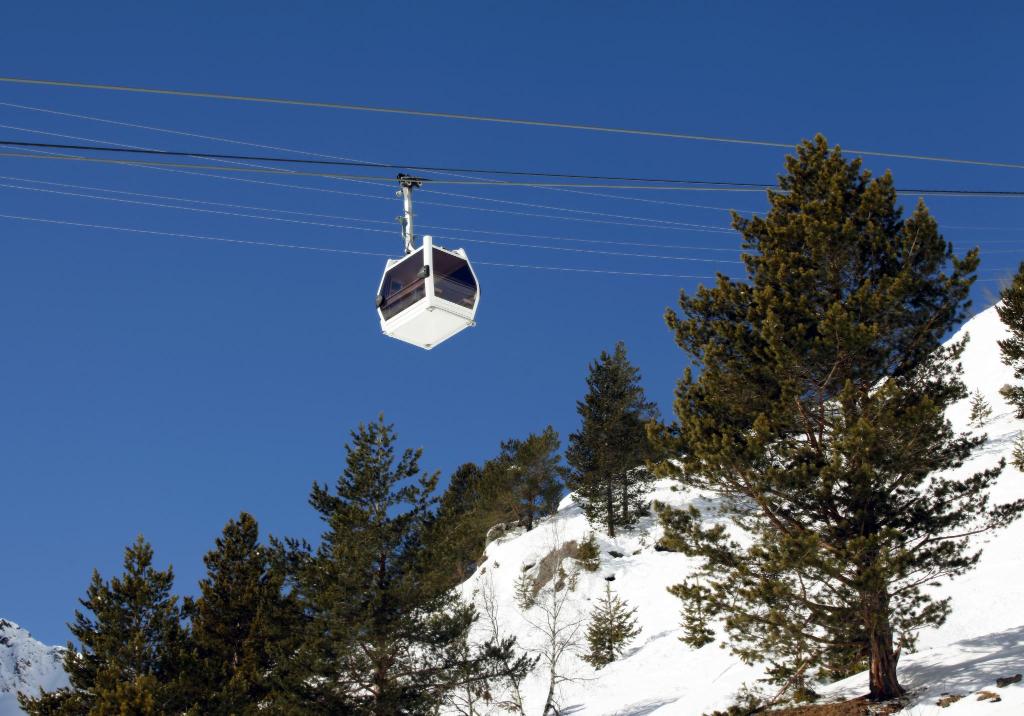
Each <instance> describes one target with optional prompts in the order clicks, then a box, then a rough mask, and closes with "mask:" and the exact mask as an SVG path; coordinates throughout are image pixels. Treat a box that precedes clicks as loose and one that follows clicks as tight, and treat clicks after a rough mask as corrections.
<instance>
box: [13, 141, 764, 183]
mask: <svg viewBox="0 0 1024 716" xmlns="http://www.w3.org/2000/svg"><path fill="white" fill-rule="evenodd" d="M0 146H8V147H35V148H37V149H75V150H81V151H89V152H118V153H122V154H152V155H158V156H167V157H194V158H196V159H235V160H240V161H249V162H274V163H280V164H317V165H321V166H341V167H371V168H377V169H406V170H409V171H417V172H437V173H441V172H444V173H446V174H453V173H455V172H459V173H462V174H498V175H504V176H522V177H540V178H546V179H588V180H589V179H593V180H597V181H628V182H646V183H648V184H708V185H723V186H759V185H756V184H748V183H737V182H728V181H705V180H700V179H666V178H661V177H631V176H614V175H602V174H568V173H560V172H538V171H522V170H512V169H479V168H467V167H435V166H424V165H417V164H386V163H383V162H364V161H356V160H347V159H346V160H339V159H293V158H291V157H268V156H253V155H250V154H218V153H213V152H199V151H187V152H183V151H172V150H170V149H142V148H135V147H132V148H129V147H99V146H95V145H87V144H54V143H49V142H19V141H15V140H11V139H6V140H5V139H0ZM428 181H434V180H430V179H428Z"/></svg>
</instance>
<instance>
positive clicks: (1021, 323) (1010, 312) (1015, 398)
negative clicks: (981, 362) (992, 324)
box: [996, 261, 1024, 419]
mask: <svg viewBox="0 0 1024 716" xmlns="http://www.w3.org/2000/svg"><path fill="white" fill-rule="evenodd" d="M1000 299H1001V300H1000V301H999V303H997V304H996V313H998V314H999V320H1001V321H1002V322H1003V324H1004V325H1005V326H1006V328H1007V329H1008V330H1009V331H1010V337H1009V338H1005V339H1003V340H1001V341H999V350H1000V351H1001V352H1002V354H1003V363H1005V364H1006V365H1008V366H1010V367H1011V368H1013V375H1014V377H1015V378H1016V379H1017V380H1024V261H1022V262H1021V264H1020V266H1019V267H1018V268H1017V273H1016V275H1015V276H1014V277H1013V282H1012V283H1011V284H1010V285H1009V286H1007V287H1006V288H1004V289H1003V290H1002V292H1001V294H1000ZM1002 393H1003V397H1005V398H1006V402H1008V403H1009V404H1010V405H1012V406H1013V407H1015V408H1016V409H1017V418H1018V419H1024V386H1022V385H1008V386H1005V387H1004V388H1003V390H1002Z"/></svg>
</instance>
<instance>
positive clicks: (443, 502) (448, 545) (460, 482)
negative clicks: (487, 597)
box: [428, 462, 511, 587]
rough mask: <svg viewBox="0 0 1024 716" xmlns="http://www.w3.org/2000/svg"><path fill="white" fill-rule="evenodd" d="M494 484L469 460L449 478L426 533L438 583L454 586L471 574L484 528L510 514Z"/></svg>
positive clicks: (507, 503)
mask: <svg viewBox="0 0 1024 716" xmlns="http://www.w3.org/2000/svg"><path fill="white" fill-rule="evenodd" d="M493 487H494V486H493V485H491V484H489V483H488V481H487V480H486V476H485V471H484V470H483V469H481V468H480V466H479V465H477V464H475V463H471V462H469V463H465V464H464V465H460V466H459V467H458V468H457V469H456V470H455V472H454V473H452V476H451V478H449V480H448V487H447V488H446V489H445V491H444V492H443V493H442V495H441V499H440V503H439V506H438V510H437V518H436V519H435V520H434V521H433V524H432V527H431V529H430V531H429V534H428V543H429V547H430V549H431V552H432V554H433V557H432V558H431V560H430V562H431V564H432V565H433V566H434V571H435V572H436V578H437V579H438V580H439V584H442V585H446V586H449V587H454V586H455V585H457V584H461V583H462V582H464V581H465V580H466V579H467V578H468V577H469V576H470V575H471V574H473V572H474V571H476V567H477V564H478V563H479V561H480V559H481V557H482V556H483V551H484V547H485V544H484V543H485V539H486V535H487V531H488V530H489V529H490V528H491V527H493V526H494V525H496V524H498V523H500V522H502V521H505V520H507V519H510V518H511V511H510V506H509V502H508V500H502V499H500V496H495V495H494V494H493ZM496 497H497V498H498V499H496Z"/></svg>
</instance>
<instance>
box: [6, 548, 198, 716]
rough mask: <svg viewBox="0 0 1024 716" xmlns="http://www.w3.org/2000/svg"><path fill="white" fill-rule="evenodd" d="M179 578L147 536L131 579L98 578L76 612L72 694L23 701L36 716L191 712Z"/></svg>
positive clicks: (69, 659)
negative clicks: (176, 590) (159, 565)
mask: <svg viewBox="0 0 1024 716" xmlns="http://www.w3.org/2000/svg"><path fill="white" fill-rule="evenodd" d="M173 583H174V574H173V572H172V570H171V568H170V567H168V568H167V570H165V571H160V570H157V569H154V568H153V548H152V547H151V546H150V545H149V543H148V542H146V541H145V540H144V539H143V538H142V536H141V535H140V536H139V537H138V538H137V539H136V540H135V542H134V543H132V544H131V545H129V546H128V547H127V548H126V549H125V553H124V573H123V574H122V575H121V576H120V577H113V578H112V579H111V580H110V581H109V582H106V581H104V580H103V579H102V578H101V577H100V574H99V572H97V571H94V572H93V575H92V581H91V582H90V584H89V588H88V589H87V590H86V596H85V598H84V599H81V600H79V602H80V603H81V605H82V607H84V609H85V611H84V612H83V611H75V621H74V623H73V624H71V625H70V629H71V633H72V635H74V637H75V639H77V640H78V645H75V644H74V643H69V644H68V648H67V651H66V652H65V653H64V669H65V671H67V673H68V677H69V679H70V681H71V687H70V688H67V689H60V690H58V691H56V692H50V693H46V692H42V693H41V694H40V695H39V696H38V697H26V696H19V702H20V703H21V707H22V708H23V709H24V710H25V711H27V712H28V713H30V714H35V715H37V716H43V715H44V714H68V715H70V714H75V715H78V714H82V715H84V714H93V713H95V714H133V715H139V716H142V715H143V714H154V715H155V714H164V713H175V712H177V713H181V712H182V711H184V710H185V708H187V706H188V702H187V695H186V694H187V691H188V689H187V686H186V684H185V681H186V679H185V678H184V677H185V675H186V674H187V671H188V669H187V666H188V664H189V660H188V658H187V652H188V644H187V633H186V631H185V630H184V628H183V627H182V624H181V609H180V607H179V605H178V601H177V597H175V596H174V595H173V594H171V588H172V586H173Z"/></svg>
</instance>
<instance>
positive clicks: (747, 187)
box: [0, 152, 1024, 198]
mask: <svg viewBox="0 0 1024 716" xmlns="http://www.w3.org/2000/svg"><path fill="white" fill-rule="evenodd" d="M0 157H6V158H17V159H53V160H65V161H76V162H94V163H99V164H121V165H128V166H157V167H172V168H179V169H202V170H206V171H222V172H242V173H244V172H254V173H263V174H284V175H291V176H312V177H324V178H327V179H358V180H362V181H366V182H375V183H385V184H390V183H394V182H395V179H394V178H390V177H380V176H373V175H367V174H355V175H353V174H337V173H331V172H309V171H288V170H281V169H272V168H269V167H251V166H241V167H234V166H232V167H225V166H216V165H210V164H188V163H173V162H149V161H141V160H136V159H98V158H96V157H80V156H75V155H66V154H60V155H45V156H43V155H38V154H24V153H18V152H0ZM430 181H431V183H434V184H460V185H465V186H485V187H552V186H554V187H581V188H584V189H616V190H620V191H624V190H630V191H635V190H641V191H644V190H646V191H706V192H761V191H764V190H766V189H773V190H776V191H778V188H777V187H776V186H775V185H773V184H754V183H751V184H739V183H737V184H735V185H730V186H720V185H715V186H705V185H700V186H688V185H687V186H684V185H674V184H673V185H663V186H661V185H660V186H650V185H637V184H631V185H623V184H577V183H572V184H567V183H564V182H559V183H547V182H519V181H496V182H493V183H492V182H484V181H479V180H454V179H432V180H430ZM895 191H896V193H898V194H915V195H918V196H962V197H1002V198H1016V197H1024V191H1019V190H1003V189H933V188H897V189H895Z"/></svg>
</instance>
